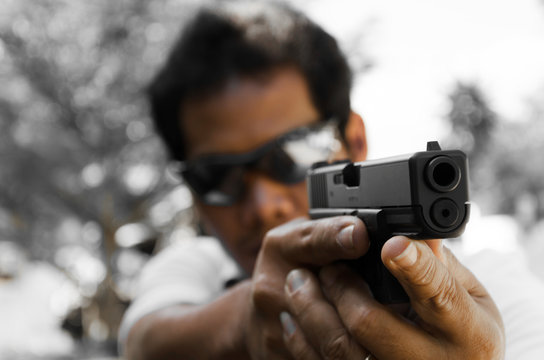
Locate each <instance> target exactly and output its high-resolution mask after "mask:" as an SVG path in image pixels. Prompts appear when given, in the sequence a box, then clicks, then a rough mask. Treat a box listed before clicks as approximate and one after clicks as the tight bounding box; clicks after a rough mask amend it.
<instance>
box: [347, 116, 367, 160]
mask: <svg viewBox="0 0 544 360" xmlns="http://www.w3.org/2000/svg"><path fill="white" fill-rule="evenodd" d="M345 138H346V142H347V145H348V153H349V157H350V160H351V161H354V162H355V161H364V160H366V155H367V152H368V148H367V143H366V131H365V123H364V122H363V118H362V117H361V115H359V114H357V113H356V112H354V111H351V113H350V114H349V119H348V123H347V124H346V130H345Z"/></svg>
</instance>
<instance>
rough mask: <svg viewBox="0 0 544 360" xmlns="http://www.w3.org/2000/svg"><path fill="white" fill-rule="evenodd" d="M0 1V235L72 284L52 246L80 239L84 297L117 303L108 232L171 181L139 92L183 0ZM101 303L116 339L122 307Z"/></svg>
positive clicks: (145, 207)
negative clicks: (85, 265) (87, 274)
mask: <svg viewBox="0 0 544 360" xmlns="http://www.w3.org/2000/svg"><path fill="white" fill-rule="evenodd" d="M1 7H2V11H1V15H0V83H1V84H2V87H1V88H0V159H1V160H0V161H1V163H2V166H1V167H0V238H1V239H3V240H10V241H15V242H17V243H19V244H21V245H23V246H24V247H25V248H26V249H27V251H28V252H29V253H30V255H31V257H32V258H40V259H46V260H48V261H50V262H51V263H53V264H55V265H56V266H59V267H60V268H62V269H63V270H65V271H66V272H67V274H68V275H69V276H71V277H76V278H75V279H74V281H75V282H81V281H82V280H81V279H78V278H77V272H75V273H74V271H72V272H70V271H69V270H70V269H69V268H68V267H69V266H68V265H70V264H71V265H73V266H77V264H73V262H74V260H73V259H70V256H68V259H67V258H66V256H64V257H63V256H62V253H60V252H59V249H62V248H63V247H67V246H69V245H70V246H72V247H74V246H77V247H79V248H81V249H80V250H81V251H85V253H86V254H87V255H88V256H89V257H90V258H92V259H94V260H95V262H96V261H99V263H101V264H102V266H99V267H95V269H102V270H103V271H102V272H103V273H104V274H103V276H99V275H97V273H98V274H100V271H98V270H97V271H94V274H91V275H92V276H94V278H93V281H94V282H95V284H94V287H92V286H91V288H90V289H89V288H88V287H87V291H83V294H84V295H85V296H86V297H87V298H89V299H91V300H90V301H91V302H93V301H96V302H98V308H106V307H104V306H102V305H103V304H105V303H108V304H112V305H116V304H117V305H119V304H118V302H119V301H118V299H116V298H115V294H113V293H112V291H111V290H112V288H113V285H112V277H111V275H112V274H111V271H110V266H109V265H110V262H111V261H112V259H113V256H114V254H115V252H116V250H117V244H116V243H115V241H114V237H115V233H116V231H117V230H118V229H119V228H120V227H121V226H122V225H124V224H127V223H133V222H149V211H150V209H152V207H153V206H154V205H155V204H156V203H157V202H158V201H160V200H161V199H162V198H164V197H165V196H166V195H167V194H169V193H171V191H172V190H173V188H174V186H175V181H173V180H172V177H171V176H169V175H168V172H167V163H166V156H165V154H164V150H163V148H162V145H161V143H160V141H159V140H158V138H157V137H156V136H155V135H154V133H153V129H152V125H151V123H150V121H149V119H148V117H147V109H146V102H145V97H144V95H145V93H144V90H145V84H146V83H147V81H148V79H149V78H150V76H151V75H152V72H153V70H154V69H156V68H157V67H158V65H159V62H161V61H163V59H164V54H165V51H166V49H167V47H168V44H169V42H170V41H172V37H173V36H175V35H176V34H177V31H178V29H179V24H180V22H182V21H183V16H181V17H180V14H182V15H183V14H186V13H187V9H190V8H191V2H190V1H183V2H179V1H169V0H163V1H153V2H148V1H144V0H119V1H113V2H112V1H107V0H96V1H90V2H83V1H69V0H43V1H39V2H36V1H32V0H6V1H3V4H2V6H1ZM174 14H177V16H175V15H174ZM163 223H164V221H163ZM151 225H156V224H151ZM79 285H82V284H79ZM83 285H84V284H83ZM110 308H113V309H117V310H116V311H115V313H110V314H99V317H102V318H103V320H104V321H105V323H106V324H107V326H108V327H109V329H108V331H107V333H109V336H114V335H115V332H116V329H115V327H116V323H117V322H118V319H119V316H120V313H121V311H122V309H121V307H120V306H117V307H115V306H112V307H110ZM106 318H108V319H106Z"/></svg>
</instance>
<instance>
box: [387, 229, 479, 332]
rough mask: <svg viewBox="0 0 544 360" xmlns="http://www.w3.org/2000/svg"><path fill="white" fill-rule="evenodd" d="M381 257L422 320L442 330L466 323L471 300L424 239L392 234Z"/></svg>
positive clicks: (446, 330) (471, 305) (448, 329)
mask: <svg viewBox="0 0 544 360" xmlns="http://www.w3.org/2000/svg"><path fill="white" fill-rule="evenodd" d="M438 252H439V253H440V252H441V251H440V250H439V251H438ZM382 260H383V263H384V264H385V266H386V267H387V268H388V269H389V271H390V272H391V273H392V274H393V276H395V277H396V278H397V279H398V280H399V282H400V283H401V285H402V286H403V288H404V290H405V291H406V293H407V294H408V296H409V297H410V302H411V305H412V307H413V308H414V310H415V311H416V312H417V313H418V315H419V316H420V317H421V318H422V320H423V321H425V322H426V323H427V324H429V325H431V326H432V327H434V328H437V329H440V330H441V331H443V332H445V333H449V332H450V331H451V329H456V332H457V331H459V329H462V328H464V327H465V326H467V324H465V323H464V322H465V321H466V319H470V314H471V313H474V311H475V309H474V306H475V305H474V302H473V301H472V298H471V297H470V295H469V294H468V292H467V291H466V289H465V288H464V287H463V286H461V284H459V283H458V281H457V280H456V279H455V277H454V275H453V274H452V273H451V272H450V271H449V270H448V268H447V267H446V266H445V264H444V263H443V262H442V261H440V260H439V259H438V257H437V256H436V255H435V254H434V253H433V251H432V249H431V248H430V247H429V246H428V245H427V244H426V243H425V242H423V241H419V240H410V239H408V238H406V237H403V236H397V237H393V238H391V239H389V240H388V241H387V242H386V243H385V245H384V247H383V250H382ZM459 314H464V315H467V316H468V317H467V316H459Z"/></svg>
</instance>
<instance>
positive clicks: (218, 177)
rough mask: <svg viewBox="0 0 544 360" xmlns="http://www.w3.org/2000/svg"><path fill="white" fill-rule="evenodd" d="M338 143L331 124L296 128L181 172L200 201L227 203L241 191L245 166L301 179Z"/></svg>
mask: <svg viewBox="0 0 544 360" xmlns="http://www.w3.org/2000/svg"><path fill="white" fill-rule="evenodd" d="M340 147H341V145H340V141H339V137H338V135H337V130H336V126H335V125H334V124H325V125H324V126H323V125H320V126H319V127H316V128H308V127H303V128H298V129H295V130H294V131H292V132H290V133H287V134H285V135H284V136H282V137H280V138H278V139H276V140H274V141H272V142H270V143H268V144H266V145H264V146H262V147H260V148H258V149H256V150H254V151H252V152H250V153H245V154H240V155H216V156H212V157H209V158H207V159H201V160H199V161H195V162H193V163H192V164H191V165H190V166H188V167H187V168H186V169H185V170H183V171H182V175H183V177H184V179H185V181H186V182H187V184H188V185H189V186H190V187H191V188H192V189H193V191H194V192H195V194H196V195H197V196H198V197H199V198H200V200H201V201H202V202H204V203H205V204H208V205H216V206H228V205H232V204H234V203H235V202H236V201H237V200H239V199H240V197H241V196H242V194H243V192H244V186H245V183H244V175H245V173H246V171H247V170H248V169H252V170H255V171H258V172H262V173H264V174H266V175H267V176H269V177H271V178H272V179H274V180H276V181H279V182H282V183H284V184H294V183H298V182H301V181H303V180H304V179H305V177H306V172H307V171H308V169H309V168H310V167H311V165H312V164H313V163H314V162H317V161H323V160H329V158H330V156H331V154H332V153H334V152H336V151H337V150H339V149H340Z"/></svg>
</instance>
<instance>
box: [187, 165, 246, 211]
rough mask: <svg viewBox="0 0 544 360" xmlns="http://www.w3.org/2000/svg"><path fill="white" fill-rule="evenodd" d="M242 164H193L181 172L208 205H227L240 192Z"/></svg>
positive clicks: (235, 198)
mask: <svg viewBox="0 0 544 360" xmlns="http://www.w3.org/2000/svg"><path fill="white" fill-rule="evenodd" d="M244 172H245V170H244V167H243V166H231V165H221V164H213V165H206V164H204V163H203V164H198V163H196V164H194V165H193V166H192V167H191V168H190V169H187V170H186V171H184V172H182V175H183V178H184V179H185V181H186V182H187V184H188V185H189V186H190V187H191V189H193V191H194V192H195V194H196V195H197V196H198V197H199V198H200V199H201V200H202V202H204V203H205V204H208V205H217V206H228V205H231V204H233V203H234V202H236V200H237V199H238V197H239V196H240V194H241V192H242V185H243V177H244Z"/></svg>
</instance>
